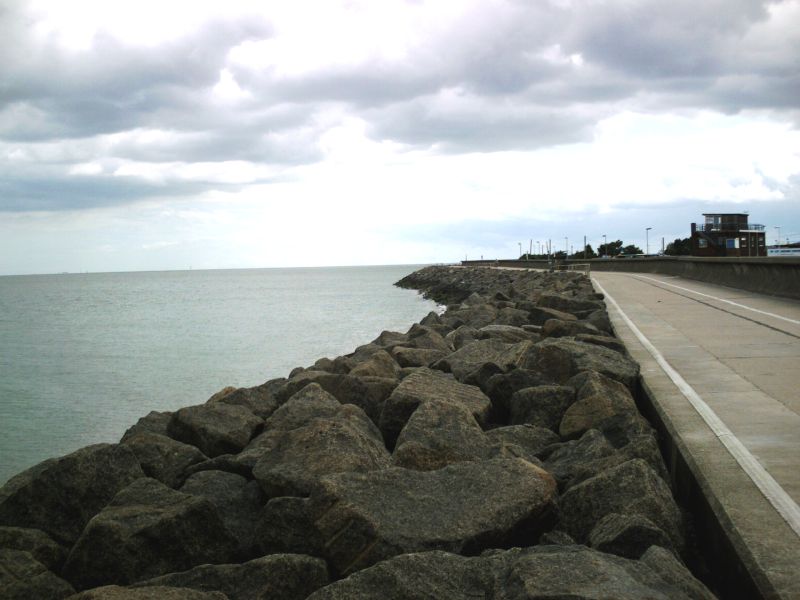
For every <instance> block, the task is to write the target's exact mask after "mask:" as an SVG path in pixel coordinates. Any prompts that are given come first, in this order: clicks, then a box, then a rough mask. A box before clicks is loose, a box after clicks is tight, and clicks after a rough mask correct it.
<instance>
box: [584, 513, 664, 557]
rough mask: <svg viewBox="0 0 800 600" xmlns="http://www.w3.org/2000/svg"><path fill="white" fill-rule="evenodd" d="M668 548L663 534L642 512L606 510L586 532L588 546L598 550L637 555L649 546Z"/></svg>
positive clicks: (630, 555) (629, 555)
mask: <svg viewBox="0 0 800 600" xmlns="http://www.w3.org/2000/svg"><path fill="white" fill-rule="evenodd" d="M654 544H655V545H656V546H661V547H663V548H671V547H672V542H670V539H669V537H667V534H666V533H664V532H663V531H661V529H659V528H658V527H657V526H656V524H655V523H653V522H652V521H651V520H650V519H648V518H646V517H643V516H642V515H637V514H633V515H620V514H618V513H610V514H608V515H606V516H605V517H603V518H602V519H600V521H599V522H598V523H597V525H595V526H594V528H593V529H592V531H591V533H589V545H590V546H591V547H592V548H597V549H598V550H600V551H601V552H608V553H609V554H616V555H617V556H624V557H626V558H639V557H641V556H642V554H644V553H645V552H646V551H647V549H648V548H649V547H650V546H652V545H654Z"/></svg>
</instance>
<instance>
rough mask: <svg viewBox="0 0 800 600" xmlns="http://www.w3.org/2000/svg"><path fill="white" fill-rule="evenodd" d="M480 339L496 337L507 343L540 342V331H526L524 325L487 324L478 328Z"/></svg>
mask: <svg viewBox="0 0 800 600" xmlns="http://www.w3.org/2000/svg"><path fill="white" fill-rule="evenodd" d="M478 336H480V339H495V340H500V341H501V342H505V343H506V344H516V343H517V342H538V341H539V339H540V337H539V334H538V333H533V332H531V331H526V330H525V329H523V328H522V327H515V326H513V325H487V326H486V327H481V328H480V329H479V330H478Z"/></svg>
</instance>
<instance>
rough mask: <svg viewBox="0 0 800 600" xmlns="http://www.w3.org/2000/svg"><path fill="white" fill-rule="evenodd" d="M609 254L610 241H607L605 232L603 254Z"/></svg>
mask: <svg viewBox="0 0 800 600" xmlns="http://www.w3.org/2000/svg"><path fill="white" fill-rule="evenodd" d="M607 254H608V242H606V234H605V233H604V234H603V256H606V255H607Z"/></svg>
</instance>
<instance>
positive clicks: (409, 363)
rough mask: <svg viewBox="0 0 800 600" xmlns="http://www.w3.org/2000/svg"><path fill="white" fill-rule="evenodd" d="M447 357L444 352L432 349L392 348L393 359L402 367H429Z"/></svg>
mask: <svg viewBox="0 0 800 600" xmlns="http://www.w3.org/2000/svg"><path fill="white" fill-rule="evenodd" d="M445 356H447V353H446V352H444V351H443V350H432V349H430V348H403V347H402V346H395V347H394V348H392V357H393V358H394V359H395V360H396V361H397V364H399V365H400V366H401V367H427V366H428V365H430V364H432V363H434V362H436V361H437V360H440V359H442V358H444V357H445Z"/></svg>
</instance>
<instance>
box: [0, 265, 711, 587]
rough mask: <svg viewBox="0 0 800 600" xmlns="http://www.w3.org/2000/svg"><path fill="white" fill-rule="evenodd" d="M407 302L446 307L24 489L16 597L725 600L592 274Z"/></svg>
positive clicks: (224, 394)
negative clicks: (707, 578)
mask: <svg viewBox="0 0 800 600" xmlns="http://www.w3.org/2000/svg"><path fill="white" fill-rule="evenodd" d="M398 285H399V286H401V287H407V288H413V289H417V290H419V291H420V292H421V293H423V294H424V295H425V296H427V297H429V298H432V299H434V300H436V301H437V302H438V303H440V304H441V305H443V310H442V311H439V312H432V313H430V314H428V315H427V316H426V317H425V318H423V319H422V320H421V321H420V322H419V323H416V324H414V325H413V326H412V327H411V328H410V329H409V330H408V331H406V332H392V331H384V332H381V333H380V335H378V336H377V337H376V338H375V339H374V340H373V341H371V342H369V343H365V344H364V345H362V346H360V347H359V348H356V349H355V350H354V351H353V352H352V353H351V354H348V355H346V356H339V357H333V358H329V357H322V358H320V359H319V360H317V361H316V362H315V363H314V364H313V365H310V366H308V367H303V368H301V367H298V368H296V369H294V370H293V371H292V372H291V373H289V374H288V376H287V377H286V378H281V379H274V380H270V381H267V382H265V383H264V384H262V385H259V386H256V387H253V388H241V389H236V388H225V389H223V390H221V391H219V392H217V393H215V394H213V395H212V396H211V397H210V398H209V399H208V401H207V402H205V403H201V404H197V405H195V406H190V407H187V408H183V409H180V410H178V411H176V412H174V413H155V412H154V413H150V414H149V415H146V416H144V417H142V419H140V420H139V422H138V423H136V424H134V425H133V426H132V427H131V428H130V429H129V430H128V431H127V432H126V434H125V436H124V437H123V439H122V440H121V442H120V443H119V444H99V445H95V446H89V447H87V448H83V449H81V450H78V451H76V452H74V453H72V454H70V455H67V456H64V457H61V458H56V459H50V460H48V461H45V462H43V463H41V464H39V465H37V466H35V467H32V468H31V469H28V470H27V471H25V472H23V473H20V474H19V475H17V476H15V477H14V478H12V479H11V480H9V481H8V483H6V484H5V486H3V487H2V489H0V597H3V598H25V599H26V600H30V599H33V598H36V599H39V598H42V599H50V598H52V599H54V600H58V599H61V598H68V597H73V598H76V599H77V598H81V599H95V598H97V599H120V600H133V599H143V600H145V599H150V598H164V599H176V600H181V599H193V598H197V599H200V598H216V599H225V598H228V599H230V600H249V599H256V598H265V597H270V598H287V599H292V600H294V599H297V600H300V599H302V598H314V599H317V600H318V599H323V598H327V599H334V598H337V599H338V598H342V599H359V598H375V599H378V598H380V599H382V600H391V599H398V600H400V599H407V598H448V599H450V598H453V599H460V598H464V599H466V598H478V597H479V598H487V599H496V600H500V599H503V600H517V599H519V600H522V599H534V598H570V599H574V600H580V599H595V598H620V599H627V598H630V599H634V598H636V599H638V598H654V599H661V598H663V599H668V598H669V599H673V598H686V599H695V598H701V599H705V598H713V595H712V594H711V592H710V591H709V590H708V589H706V588H705V586H704V585H703V584H702V583H701V582H700V581H698V580H697V579H695V577H694V576H693V575H692V574H691V572H690V571H689V570H688V569H687V568H686V566H685V563H684V561H685V560H686V559H687V557H690V556H692V555H693V549H692V548H689V547H687V541H686V540H687V539H691V536H687V531H686V529H685V523H684V517H683V513H682V511H681V509H680V508H679V507H678V506H677V505H676V504H675V501H674V500H673V497H672V495H671V492H670V487H669V484H668V482H667V480H666V479H665V473H666V470H665V468H664V464H663V462H662V459H661V456H660V454H659V451H658V444H657V440H656V436H655V433H654V431H653V430H652V428H651V427H650V426H649V424H648V423H647V421H645V420H644V418H643V417H642V416H641V415H640V414H639V413H638V411H637V408H636V403H635V402H634V396H635V391H636V386H637V385H638V366H637V365H636V364H635V363H634V362H633V361H632V360H631V359H630V358H629V357H628V355H627V354H626V352H625V348H624V346H623V345H622V344H621V342H620V341H619V340H618V339H616V338H615V337H614V334H613V331H612V329H611V327H610V323H609V321H608V317H607V315H606V312H605V305H604V302H603V298H602V296H601V295H598V294H596V293H595V292H594V290H593V289H592V286H591V283H590V282H589V281H588V279H586V278H585V277H584V276H582V275H579V274H575V273H545V272H535V271H524V270H518V271H517V270H502V269H490V268H461V267H427V268H425V269H421V270H419V271H417V272H415V273H412V274H411V275H409V276H408V277H406V278H404V279H403V280H402V281H400V282H398ZM445 306H446V309H444V307H445Z"/></svg>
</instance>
